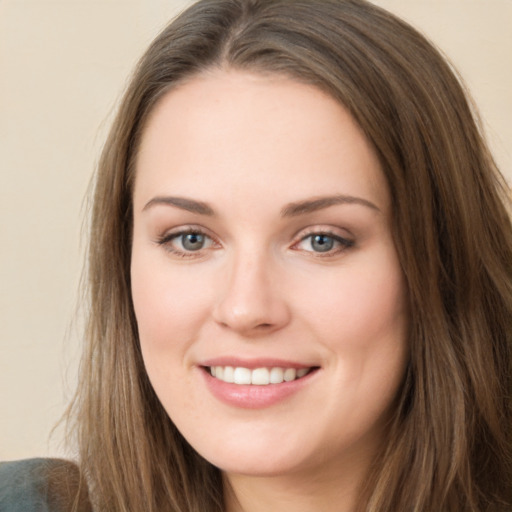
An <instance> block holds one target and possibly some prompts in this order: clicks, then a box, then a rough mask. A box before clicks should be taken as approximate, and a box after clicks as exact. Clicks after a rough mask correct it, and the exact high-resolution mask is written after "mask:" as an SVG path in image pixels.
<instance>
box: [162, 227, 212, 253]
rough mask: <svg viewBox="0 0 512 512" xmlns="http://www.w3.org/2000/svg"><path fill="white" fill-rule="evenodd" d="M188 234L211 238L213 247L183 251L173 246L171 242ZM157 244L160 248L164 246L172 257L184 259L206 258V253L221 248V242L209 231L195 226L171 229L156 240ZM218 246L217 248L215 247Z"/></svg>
mask: <svg viewBox="0 0 512 512" xmlns="http://www.w3.org/2000/svg"><path fill="white" fill-rule="evenodd" d="M187 234H198V235H202V236H204V237H206V238H209V239H210V240H211V241H212V246H213V247H207V248H204V249H198V250H197V251H186V250H184V251H182V250H180V249H177V248H175V247H173V246H172V245H171V241H172V240H174V239H175V238H178V237H179V236H182V235H187ZM155 243H156V244H157V245H159V246H162V247H163V248H164V249H165V250H166V251H167V252H169V253H170V254H172V255H175V256H179V257H182V258H199V257H202V256H204V254H205V252H206V251H208V250H211V249H212V248H218V247H219V246H220V242H219V240H218V238H217V237H215V236H214V235H212V234H211V233H210V231H209V230H207V229H205V228H203V227H201V226H198V225H194V224H190V225H183V226H178V227H176V228H172V229H169V230H167V231H165V232H164V233H163V234H161V235H159V236H157V238H156V239H155ZM215 246H216V247H215Z"/></svg>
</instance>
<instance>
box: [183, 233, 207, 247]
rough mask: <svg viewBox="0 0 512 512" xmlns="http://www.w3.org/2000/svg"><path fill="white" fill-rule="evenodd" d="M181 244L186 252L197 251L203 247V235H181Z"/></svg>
mask: <svg viewBox="0 0 512 512" xmlns="http://www.w3.org/2000/svg"><path fill="white" fill-rule="evenodd" d="M181 243H182V244H183V248H184V249H186V250H187V251H198V250H199V249H202V248H203V246H204V235H201V234H200V233H187V234H186V235H182V239H181Z"/></svg>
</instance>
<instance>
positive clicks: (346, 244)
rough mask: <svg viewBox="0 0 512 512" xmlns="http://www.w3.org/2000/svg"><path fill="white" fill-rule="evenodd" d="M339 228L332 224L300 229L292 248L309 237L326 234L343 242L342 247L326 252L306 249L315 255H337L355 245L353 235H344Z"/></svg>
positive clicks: (340, 242)
mask: <svg viewBox="0 0 512 512" xmlns="http://www.w3.org/2000/svg"><path fill="white" fill-rule="evenodd" d="M339 230H340V229H339V228H333V227H332V226H321V225H319V226H311V227H308V228H306V229H303V230H301V231H299V232H298V233H297V234H296V235H295V236H294V242H293V244H292V246H291V247H292V249H293V248H294V247H296V246H298V245H299V244H300V243H301V242H303V241H304V240H306V239H307V238H308V237H312V236H315V235H324V236H327V237H330V238H333V239H334V240H335V241H337V242H338V243H339V244H341V247H340V248H338V249H337V250H332V251H326V252H324V253H322V252H316V251H305V250H304V252H307V253H310V254H314V255H315V257H329V256H331V257H332V256H336V255H338V254H339V253H341V252H344V251H346V250H347V249H350V248H351V247H353V246H354V245H355V239H354V237H353V236H352V235H350V236H348V237H347V236H344V235H341V234H340V233H339Z"/></svg>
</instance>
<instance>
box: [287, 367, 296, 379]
mask: <svg viewBox="0 0 512 512" xmlns="http://www.w3.org/2000/svg"><path fill="white" fill-rule="evenodd" d="M296 377H297V370H296V369H295V368H286V370H285V371H284V380H285V382H291V381H292V380H295V378H296Z"/></svg>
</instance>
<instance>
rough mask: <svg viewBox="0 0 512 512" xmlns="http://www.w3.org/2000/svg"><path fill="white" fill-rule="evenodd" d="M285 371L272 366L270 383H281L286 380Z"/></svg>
mask: <svg viewBox="0 0 512 512" xmlns="http://www.w3.org/2000/svg"><path fill="white" fill-rule="evenodd" d="M283 373H284V372H283V369H282V368H272V369H271V370H270V384H281V382H283V380H284V377H283Z"/></svg>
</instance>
